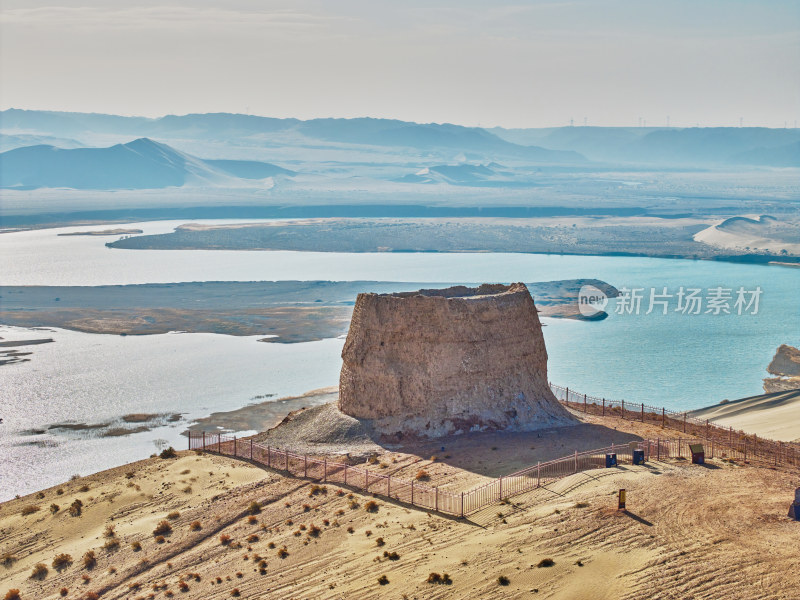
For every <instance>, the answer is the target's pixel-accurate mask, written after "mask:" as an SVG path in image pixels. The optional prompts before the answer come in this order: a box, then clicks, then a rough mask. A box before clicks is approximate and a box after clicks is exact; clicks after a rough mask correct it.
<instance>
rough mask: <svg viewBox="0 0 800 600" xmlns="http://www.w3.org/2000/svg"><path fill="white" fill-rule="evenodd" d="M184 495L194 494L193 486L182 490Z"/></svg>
mask: <svg viewBox="0 0 800 600" xmlns="http://www.w3.org/2000/svg"><path fill="white" fill-rule="evenodd" d="M181 491H182V492H183V493H184V494H191V493H192V486H190V485H187V486H186V487H185V488H183V489H182V490H181Z"/></svg>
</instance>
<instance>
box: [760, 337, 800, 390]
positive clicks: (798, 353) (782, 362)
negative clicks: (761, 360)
mask: <svg viewBox="0 0 800 600" xmlns="http://www.w3.org/2000/svg"><path fill="white" fill-rule="evenodd" d="M767 373H770V374H771V375H777V377H767V378H766V379H764V391H765V392H768V393H771V392H784V391H789V390H796V389H800V350H798V349H797V348H794V347H792V346H788V345H787V344H781V346H779V347H778V350H777V352H775V356H773V357H772V361H771V362H770V363H769V365H768V366H767Z"/></svg>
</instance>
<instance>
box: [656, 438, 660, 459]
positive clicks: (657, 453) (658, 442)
mask: <svg viewBox="0 0 800 600" xmlns="http://www.w3.org/2000/svg"><path fill="white" fill-rule="evenodd" d="M656 460H658V461H660V460H661V438H656Z"/></svg>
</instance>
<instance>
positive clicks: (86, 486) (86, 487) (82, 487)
mask: <svg viewBox="0 0 800 600" xmlns="http://www.w3.org/2000/svg"><path fill="white" fill-rule="evenodd" d="M78 491H79V492H83V493H86V492H88V491H89V486H88V485H86V484H85V483H84V484H83V485H82V486H81V487H79V488H78Z"/></svg>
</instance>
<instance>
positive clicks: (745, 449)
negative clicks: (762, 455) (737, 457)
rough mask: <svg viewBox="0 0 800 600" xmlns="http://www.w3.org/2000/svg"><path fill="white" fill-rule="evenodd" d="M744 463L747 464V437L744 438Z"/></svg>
mask: <svg viewBox="0 0 800 600" xmlns="http://www.w3.org/2000/svg"><path fill="white" fill-rule="evenodd" d="M744 462H747V436H744Z"/></svg>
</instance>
